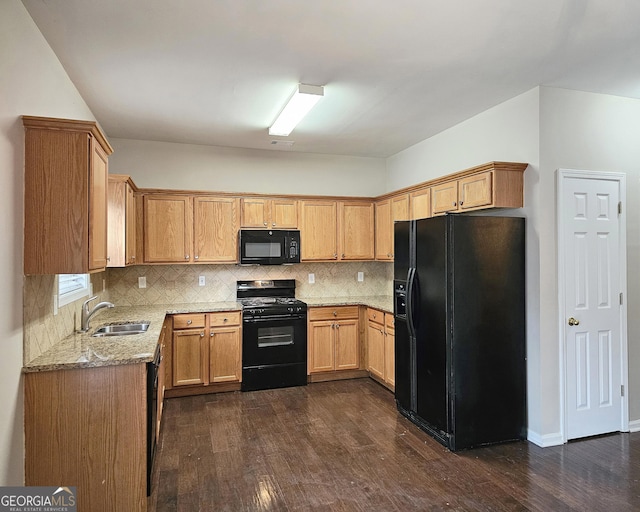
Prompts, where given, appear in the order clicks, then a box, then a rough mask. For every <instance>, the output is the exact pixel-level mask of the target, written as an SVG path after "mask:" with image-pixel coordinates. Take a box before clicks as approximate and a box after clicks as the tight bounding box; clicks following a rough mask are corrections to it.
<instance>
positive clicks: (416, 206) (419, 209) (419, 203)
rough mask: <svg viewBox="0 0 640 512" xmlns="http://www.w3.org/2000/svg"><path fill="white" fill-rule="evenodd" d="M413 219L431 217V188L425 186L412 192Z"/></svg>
mask: <svg viewBox="0 0 640 512" xmlns="http://www.w3.org/2000/svg"><path fill="white" fill-rule="evenodd" d="M410 198H411V199H410V201H411V202H410V204H411V219H428V218H429V217H431V189H430V188H425V189H422V190H416V191H415V192H412V193H411V196H410Z"/></svg>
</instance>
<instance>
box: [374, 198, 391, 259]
mask: <svg viewBox="0 0 640 512" xmlns="http://www.w3.org/2000/svg"><path fill="white" fill-rule="evenodd" d="M375 218H376V230H375V243H376V245H375V247H376V253H375V256H376V260H381V261H391V260H393V219H392V217H391V200H390V199H385V200H384V201H378V202H377V203H376V204H375Z"/></svg>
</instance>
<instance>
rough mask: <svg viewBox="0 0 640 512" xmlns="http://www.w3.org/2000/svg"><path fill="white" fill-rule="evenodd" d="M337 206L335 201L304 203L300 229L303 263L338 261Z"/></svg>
mask: <svg viewBox="0 0 640 512" xmlns="http://www.w3.org/2000/svg"><path fill="white" fill-rule="evenodd" d="M337 212H338V205H337V203H336V202H335V201H304V202H303V203H302V207H301V216H302V219H301V221H302V224H301V228H300V236H301V238H302V241H301V245H302V247H301V252H300V258H301V260H303V261H314V260H315V261H317V260H336V259H338V243H337V242H338V237H337V226H338V223H337V221H338V215H337Z"/></svg>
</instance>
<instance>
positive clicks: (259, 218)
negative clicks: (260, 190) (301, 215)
mask: <svg viewBox="0 0 640 512" xmlns="http://www.w3.org/2000/svg"><path fill="white" fill-rule="evenodd" d="M241 208H242V227H243V228H262V229H266V228H274V229H297V228H298V201H296V200H295V199H280V198H275V199H268V198H262V197H248V198H242V200H241Z"/></svg>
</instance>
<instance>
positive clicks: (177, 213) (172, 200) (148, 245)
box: [143, 194, 193, 263]
mask: <svg viewBox="0 0 640 512" xmlns="http://www.w3.org/2000/svg"><path fill="white" fill-rule="evenodd" d="M143 201H144V261H145V263H185V262H189V261H191V254H192V253H191V246H192V242H191V227H192V225H193V221H192V220H191V198H190V197H189V196H180V195H170V194H149V195H145V196H144V199H143Z"/></svg>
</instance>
